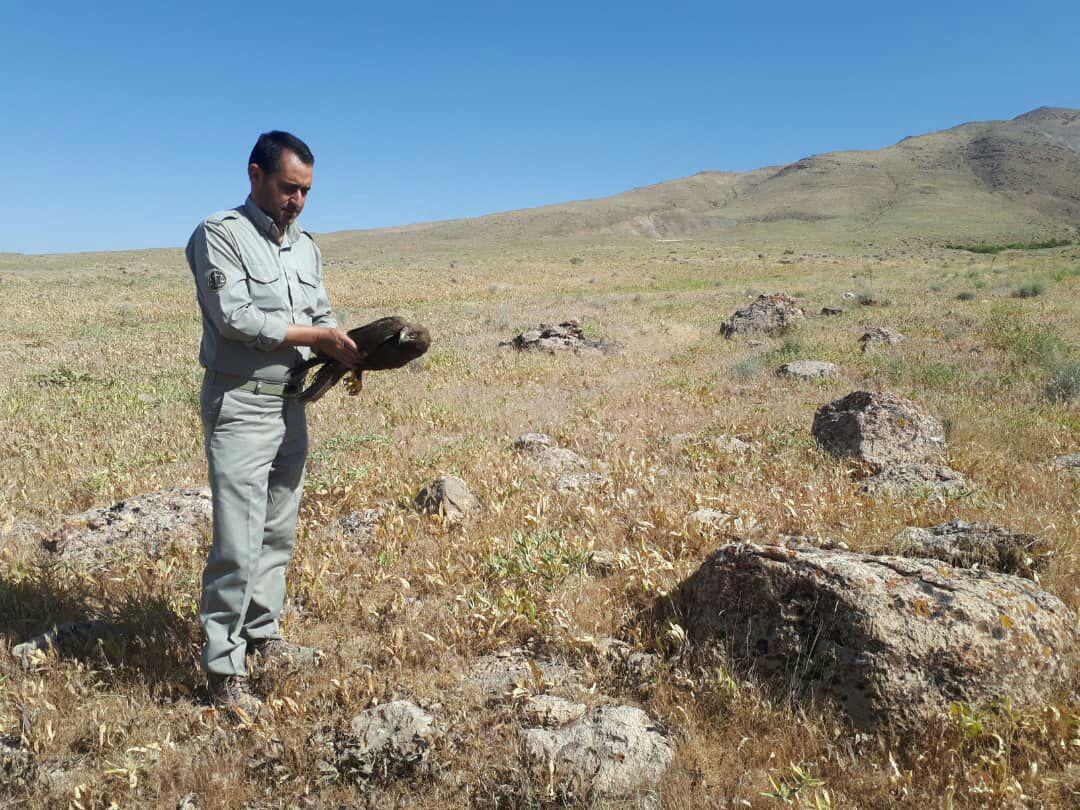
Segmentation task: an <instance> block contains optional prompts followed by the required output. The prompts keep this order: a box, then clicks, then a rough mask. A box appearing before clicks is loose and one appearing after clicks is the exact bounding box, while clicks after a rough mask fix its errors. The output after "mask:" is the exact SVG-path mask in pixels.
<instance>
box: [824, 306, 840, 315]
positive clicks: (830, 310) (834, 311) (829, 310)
mask: <svg viewBox="0 0 1080 810" xmlns="http://www.w3.org/2000/svg"><path fill="white" fill-rule="evenodd" d="M821 314H822V315H825V316H826V317H833V316H836V315H843V314H844V310H842V309H841V308H840V307H822V308H821Z"/></svg>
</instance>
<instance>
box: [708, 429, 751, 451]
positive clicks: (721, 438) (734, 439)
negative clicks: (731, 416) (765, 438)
mask: <svg viewBox="0 0 1080 810" xmlns="http://www.w3.org/2000/svg"><path fill="white" fill-rule="evenodd" d="M710 441H711V442H712V445H713V447H715V448H716V449H717V450H722V451H724V452H725V453H747V452H749V451H750V450H752V449H753V445H752V444H750V443H749V442H744V441H743V440H742V439H740V438H739V437H738V436H728V435H727V434H725V433H721V434H720V435H718V436H713V437H712V439H711V440H710Z"/></svg>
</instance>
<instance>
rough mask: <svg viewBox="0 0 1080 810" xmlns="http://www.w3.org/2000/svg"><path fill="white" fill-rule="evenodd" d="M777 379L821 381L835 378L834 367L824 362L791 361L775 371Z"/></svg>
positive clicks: (835, 371)
mask: <svg viewBox="0 0 1080 810" xmlns="http://www.w3.org/2000/svg"><path fill="white" fill-rule="evenodd" d="M776 376H778V377H790V378H792V379H796V380H822V379H827V378H831V377H836V376H837V370H836V366H835V365H834V364H832V363H827V362H825V361H824V360H792V361H791V362H790V363H784V364H783V365H782V366H780V368H778V369H777V370H776Z"/></svg>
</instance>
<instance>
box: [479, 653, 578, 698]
mask: <svg viewBox="0 0 1080 810" xmlns="http://www.w3.org/2000/svg"><path fill="white" fill-rule="evenodd" d="M579 678H580V676H579V673H578V671H577V670H576V669H574V668H573V667H570V666H569V665H567V664H565V663H563V662H560V661H555V660H553V659H552V658H550V657H549V656H546V655H538V654H534V653H531V652H529V651H528V650H526V649H524V648H521V647H515V648H513V649H510V650H504V651H502V652H499V653H494V654H492V655H484V656H481V657H480V658H478V659H476V661H475V662H474V663H473V666H472V668H471V669H470V670H469V673H468V675H467V676H466V679H465V680H466V683H468V684H469V685H470V686H473V687H475V688H476V689H478V690H479V691H480V692H482V693H484V694H485V695H486V696H487V697H489V698H496V699H497V698H503V697H506V696H507V695H508V694H511V693H513V692H514V691H515V690H517V689H521V690H524V691H528V692H543V691H545V690H547V689H549V688H552V687H558V686H565V685H576V684H577V683H578V681H579Z"/></svg>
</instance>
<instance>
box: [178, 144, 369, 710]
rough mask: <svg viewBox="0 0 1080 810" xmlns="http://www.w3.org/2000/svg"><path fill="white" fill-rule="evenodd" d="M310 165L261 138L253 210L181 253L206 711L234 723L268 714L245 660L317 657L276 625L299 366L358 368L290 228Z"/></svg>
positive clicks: (298, 426) (226, 214)
mask: <svg viewBox="0 0 1080 810" xmlns="http://www.w3.org/2000/svg"><path fill="white" fill-rule="evenodd" d="M314 164H315V158H314V157H313V156H312V154H311V150H310V149H308V147H307V145H306V144H304V142H303V141H301V140H300V139H299V138H297V137H295V136H293V135H290V134H289V133H287V132H279V131H273V132H267V133H264V134H263V135H260V136H259V140H258V142H257V143H256V144H255V148H254V149H252V151H251V158H250V159H249V161H248V178H249V179H250V181H251V194H250V195H249V196H248V198H247V201H246V202H245V203H244V204H243V205H242V206H240V207H238V208H233V209H230V210H227V211H221V212H219V213H217V214H214V215H213V216H211V217H208V218H207V219H206V220H204V221H203V222H202V224H200V225H199V227H197V228H196V229H195V233H193V234H192V236H191V240H190V241H189V242H188V245H187V251H186V255H187V261H188V265H189V266H190V267H191V272H192V274H193V275H194V276H195V286H196V291H197V296H198V301H199V308H200V309H201V310H202V320H203V335H202V343H201V346H200V350H199V362H200V364H201V365H202V366H203V367H204V368H205V369H206V373H205V376H204V378H203V384H202V394H201V399H200V406H201V415H202V423H203V437H204V440H205V449H206V459H207V462H208V466H209V472H210V490H211V493H212V497H213V505H214V520H213V532H214V539H213V547H212V548H211V550H210V554H209V556H208V558H207V561H206V568H205V570H204V572H203V591H202V603H201V606H200V612H199V617H200V620H201V622H202V626H203V630H204V631H205V633H206V646H205V647H204V649H203V654H202V666H203V669H204V670H205V671H206V673H207V686H208V690H209V693H210V699H211V701H212V702H213V703H214V704H215V705H217V706H220V707H222V708H224V709H226V710H227V711H229V712H230V713H232V712H234V711H235V710H237V709H239V710H241V712H243V713H246V714H247V715H253V714H255V713H257V712H258V710H259V708H260V706H261V705H262V702H261V700H260V699H259V698H258V697H257V696H256V695H255V694H254V693H253V692H252V691H251V688H250V685H249V681H248V677H247V666H246V659H245V656H246V655H247V654H248V653H252V654H256V655H259V656H260V657H261V658H262V659H263V660H269V659H272V658H279V657H284V658H287V659H290V660H292V661H294V662H305V663H306V662H314V661H315V660H316V655H317V654H316V651H314V650H312V649H310V648H306V647H300V646H299V645H295V644H291V643H289V642H286V641H285V640H284V639H282V638H281V634H280V631H279V628H278V618H279V616H280V614H281V608H282V605H283V603H284V599H285V567H286V566H287V565H288V562H289V559H290V557H291V556H292V549H293V542H294V540H295V537H296V513H297V508H298V507H299V504H300V493H301V490H302V489H303V481H304V462H305V460H306V458H307V447H308V439H307V422H306V418H305V413H304V407H303V405H301V404H300V403H299V402H297V401H296V399H295V395H296V394H297V393H298V391H299V386H300V384H301V382H302V380H299V379H296V375H295V374H294V369H295V368H296V367H297V366H299V365H300V364H301V363H302V362H303V361H304V360H306V359H307V358H308V357H309V356H310V354H311V348H316V349H318V350H320V351H321V352H323V353H325V354H329V355H331V356H332V357H334V358H335V359H337V360H339V361H341V362H342V363H343V364H345V365H346V366H348V367H350V368H351V367H353V366H354V365H355V364H356V362H357V359H358V358H357V355H356V346H355V344H354V343H353V341H352V340H351V339H350V338H349V336H348V335H347V334H346V333H345V332H344V331H343V330H341V329H339V328H337V323H336V322H335V321H334V316H333V313H332V311H331V309H330V303H329V301H328V300H327V296H326V290H325V289H324V288H323V278H322V256H321V254H320V253H319V248H318V247H317V246H316V244H315V242H314V240H313V239H312V238H311V236H310V235H309V234H308V233H307V232H306V231H303V230H301V229H300V228H299V227H298V226H297V225H296V219H297V217H299V216H300V212H301V211H302V210H303V208H304V202H305V201H306V199H307V194H308V192H309V191H310V190H311V181H312V169H313V166H314Z"/></svg>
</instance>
